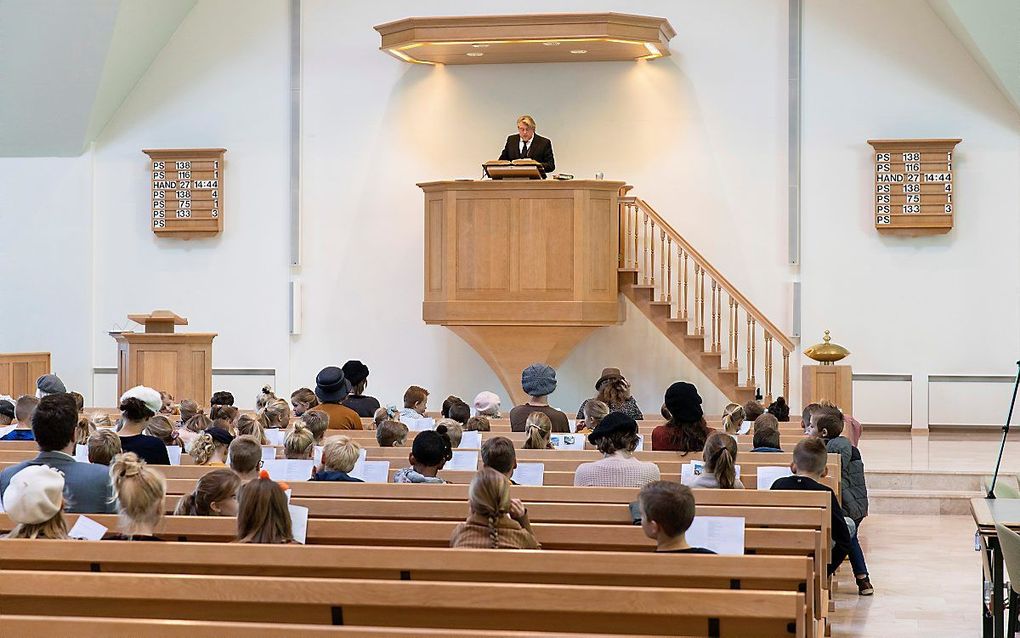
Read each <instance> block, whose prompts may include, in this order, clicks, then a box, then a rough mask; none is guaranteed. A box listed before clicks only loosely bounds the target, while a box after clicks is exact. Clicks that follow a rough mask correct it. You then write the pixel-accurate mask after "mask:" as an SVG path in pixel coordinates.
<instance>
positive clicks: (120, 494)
mask: <svg viewBox="0 0 1020 638" xmlns="http://www.w3.org/2000/svg"><path fill="white" fill-rule="evenodd" d="M110 481H111V482H112V483H113V500H114V502H116V503H117V511H118V513H119V514H120V521H121V529H122V531H123V532H124V533H125V534H126V535H128V536H131V535H132V534H135V533H137V532H138V531H139V530H144V529H149V528H152V527H155V526H156V525H158V524H159V522H160V521H161V520H163V499H164V498H165V497H166V480H165V479H164V478H163V475H162V474H160V473H159V472H156V471H155V470H153V469H152V468H150V467H148V466H147V465H146V464H145V461H142V460H140V459H139V458H138V456H137V455H136V454H135V453H134V452H126V453H124V454H118V455H117V456H116V458H114V459H113V463H111V464H110Z"/></svg>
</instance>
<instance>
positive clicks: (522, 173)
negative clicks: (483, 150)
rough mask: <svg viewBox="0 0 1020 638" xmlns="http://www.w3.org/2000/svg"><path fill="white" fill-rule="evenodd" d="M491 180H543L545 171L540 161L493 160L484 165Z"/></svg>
mask: <svg viewBox="0 0 1020 638" xmlns="http://www.w3.org/2000/svg"><path fill="white" fill-rule="evenodd" d="M482 170H484V171H485V174H486V175H487V176H488V177H489V178H490V179H542V177H543V176H544V175H545V169H543V168H542V163H541V162H539V161H538V160H533V159H531V158H530V157H522V158H521V159H515V160H492V161H489V162H486V163H484V164H482Z"/></svg>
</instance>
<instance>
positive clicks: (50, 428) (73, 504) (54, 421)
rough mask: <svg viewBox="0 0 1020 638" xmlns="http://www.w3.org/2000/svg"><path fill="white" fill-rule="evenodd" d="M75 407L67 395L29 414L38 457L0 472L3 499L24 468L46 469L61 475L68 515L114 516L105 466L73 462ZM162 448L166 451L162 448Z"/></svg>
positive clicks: (41, 403) (44, 401) (54, 397)
mask: <svg viewBox="0 0 1020 638" xmlns="http://www.w3.org/2000/svg"><path fill="white" fill-rule="evenodd" d="M77 425H78V406H77V405H76V404H75V402H74V397H72V396H71V395H70V394H54V395H51V396H47V397H43V398H42V399H40V400H39V405H38V406H37V407H36V409H35V412H34V413H33V414H32V432H33V434H34V435H35V443H36V445H38V446H39V454H38V455H37V456H36V457H35V458H34V459H32V460H30V461H22V462H21V463H18V464H17V465H12V466H11V467H8V468H6V469H5V470H3V471H2V472H0V494H2V495H3V498H4V499H5V500H6V498H7V491H8V489H9V488H10V485H11V481H12V479H13V478H14V476H15V475H16V474H17V473H18V472H20V471H22V470H24V469H25V468H27V467H34V466H41V465H44V466H48V467H51V468H53V469H54V470H57V471H59V472H61V473H62V474H63V475H64V491H65V492H66V493H67V503H65V505H66V507H67V511H68V512H76V513H81V514H113V513H115V512H116V511H117V508H116V506H115V505H114V503H113V486H112V485H111V483H110V472H109V470H108V469H107V468H106V466H105V465H92V464H91V463H78V462H76V461H75V459H74V430H75V426H77ZM164 449H165V448H164Z"/></svg>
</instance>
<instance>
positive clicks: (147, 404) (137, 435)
mask: <svg viewBox="0 0 1020 638" xmlns="http://www.w3.org/2000/svg"><path fill="white" fill-rule="evenodd" d="M119 407H120V417H121V422H122V423H123V425H122V426H121V428H120V430H119V431H118V432H117V434H119V435H120V447H121V449H122V450H123V451H124V452H134V453H135V454H137V455H138V458H140V459H142V460H143V461H145V462H146V463H148V464H149V465H170V455H169V453H168V452H167V451H166V444H165V443H163V441H162V440H161V439H159V438H157V437H154V436H150V435H148V434H143V433H142V431H143V430H144V429H145V426H146V425H148V423H149V419H151V418H152V417H154V416H156V414H157V413H158V412H159V411H160V410H161V409H162V408H163V397H162V396H160V394H159V391H158V390H153V389H152V388H147V387H145V386H144V385H136V386H135V387H133V388H131V389H130V390H128V391H127V392H125V393H124V394H123V395H121V397H120V406H119Z"/></svg>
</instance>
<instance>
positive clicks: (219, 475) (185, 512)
mask: <svg viewBox="0 0 1020 638" xmlns="http://www.w3.org/2000/svg"><path fill="white" fill-rule="evenodd" d="M240 487H241V479H240V478H238V476H237V474H235V473H234V472H233V471H232V470H213V471H212V472H209V473H208V474H205V475H204V476H202V478H200V479H198V484H196V485H195V490H194V491H193V492H192V493H191V494H188V495H186V496H183V497H181V500H180V501H178V503H177V509H175V510H174V515H175V516H217V515H218V514H217V512H215V511H214V510H213V509H212V504H213V503H218V502H220V501H224V500H226V499H228V498H231V497H233V496H234V495H235V494H237V490H238V488H240Z"/></svg>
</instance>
